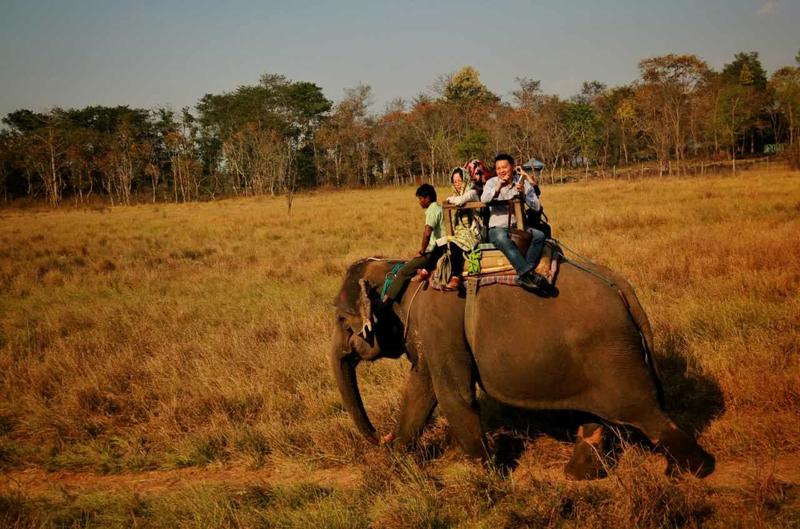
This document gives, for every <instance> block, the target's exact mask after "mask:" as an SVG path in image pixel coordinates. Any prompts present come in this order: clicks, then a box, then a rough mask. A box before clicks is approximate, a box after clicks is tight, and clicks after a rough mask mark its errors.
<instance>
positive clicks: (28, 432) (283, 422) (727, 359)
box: [0, 170, 800, 527]
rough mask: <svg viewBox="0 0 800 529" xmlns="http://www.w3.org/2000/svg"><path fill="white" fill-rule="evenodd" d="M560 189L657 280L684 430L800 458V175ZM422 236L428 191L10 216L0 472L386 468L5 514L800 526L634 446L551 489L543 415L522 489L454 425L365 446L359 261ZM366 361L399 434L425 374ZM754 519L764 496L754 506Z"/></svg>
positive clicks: (404, 250) (780, 511)
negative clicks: (415, 451)
mask: <svg viewBox="0 0 800 529" xmlns="http://www.w3.org/2000/svg"><path fill="white" fill-rule="evenodd" d="M440 191H443V190H440ZM543 200H544V203H545V207H546V210H547V213H548V215H549V216H550V218H551V220H552V222H553V225H554V229H555V236H556V237H557V238H558V239H560V240H561V241H562V242H564V243H565V244H566V246H568V247H570V248H572V249H574V250H576V251H578V252H580V254H582V255H584V256H587V257H589V258H591V259H593V260H595V261H597V262H601V263H603V264H606V265H608V266H610V267H611V268H614V269H615V270H617V271H619V272H620V273H621V274H622V275H623V276H625V277H627V278H628V279H629V280H630V281H631V283H633V284H634V286H635V287H636V289H637V292H638V294H639V297H640V299H641V301H642V303H643V305H644V307H645V309H646V310H647V312H648V314H649V316H650V319H651V321H652V323H653V328H654V332H655V340H656V347H655V350H656V351H655V354H656V357H657V360H658V361H659V362H660V365H661V368H662V374H663V377H664V381H665V389H666V396H667V400H668V409H669V411H670V414H671V415H672V416H673V417H675V418H676V420H677V421H678V422H679V423H681V424H682V425H684V426H686V427H687V428H689V429H690V430H693V431H694V432H695V433H697V435H698V436H699V439H700V442H701V443H702V444H703V446H704V447H705V448H707V449H708V450H709V451H710V452H712V453H714V455H715V456H716V457H717V459H718V460H719V461H720V462H724V461H747V462H754V461H755V462H769V461H772V460H775V459H776V458H778V457H780V456H785V455H787V454H795V455H796V454H797V453H798V451H800V440H799V439H800V438H799V437H798V435H797V425H798V424H800V421H798V419H800V325H799V324H800V297H798V286H800V264H798V263H800V220H799V219H800V178H798V176H797V173H790V172H786V171H781V170H775V171H762V172H749V173H743V174H741V175H739V176H737V177H735V178H734V177H714V178H707V179H680V178H674V179H659V180H655V179H651V180H641V181H631V182H614V181H605V182H591V183H586V184H570V185H565V186H546V187H545V188H544V196H543ZM421 222H422V212H421V210H420V209H419V208H418V206H417V205H416V201H415V200H414V198H413V188H401V189H385V190H378V191H347V192H315V193H311V194H308V195H304V196H300V197H297V198H296V199H295V202H294V205H293V208H292V212H291V215H289V214H288V213H287V211H286V206H285V202H284V201H283V200H278V199H275V200H271V199H245V200H228V201H220V202H213V203H202V204H189V205H159V206H136V207H125V208H114V209H96V210H73V211H45V210H34V211H30V210H24V211H23V210H14V209H11V210H3V211H1V212H0V465H2V468H5V469H12V468H18V467H22V466H26V465H36V466H41V467H44V468H49V469H83V470H93V471H100V472H110V473H114V472H123V471H136V470H141V469H151V468H166V469H169V468H176V467H182V466H193V465H204V464H207V463H211V462H215V463H217V464H230V463H236V464H245V465H248V466H252V467H262V466H267V467H268V466H270V465H274V464H276V463H278V462H281V461H287V460H291V461H301V462H303V463H304V464H306V465H309V466H310V467H311V468H313V467H331V468H340V469H342V472H362V471H364V475H365V477H364V485H363V490H360V491H356V492H355V493H349V492H347V491H338V490H333V489H331V490H327V489H326V491H322V492H320V491H318V490H316V489H315V490H316V492H314V493H313V494H311V493H309V494H311V495H310V496H308V498H306V499H304V500H302V501H300V500H297V501H295V500H292V501H288V500H287V501H288V503H286V504H284V503H280V501H278V502H277V503H275V501H274V496H275V493H274V491H273V492H269V491H268V492H265V493H264V494H266V495H267V496H268V497H269V498H273V499H270V500H269V501H267V500H263V498H262V499H261V500H259V499H258V498H259V494H260V493H258V492H252V491H250V492H252V494H254V495H251V496H247V495H246V494H247V491H244V492H242V491H222V492H219V491H217V492H210V491H207V490H206V491H204V492H202V493H198V495H197V496H198V497H199V498H204V497H206V496H209V497H213V501H211V500H209V501H207V502H204V501H201V500H197V501H198V502H199V503H198V504H197V505H195V506H194V507H190V506H187V505H191V503H190V499H189V496H186V497H183V496H180V497H179V496H174V497H170V498H165V499H163V502H165V503H164V504H163V505H162V504H161V503H158V501H157V500H150V499H141V498H139V499H136V498H129V497H124V496H120V495H111V496H108V497H104V498H100V499H98V498H95V497H88V496H87V497H77V498H74V497H71V498H67V499H64V498H60V499H57V500H54V499H52V498H51V499H48V500H45V499H41V498H34V497H27V496H25V495H24V494H23V495H22V496H4V497H3V501H2V503H0V512H3V513H5V514H4V515H5V516H7V517H8V518H7V520H6V521H8V520H12V518H13V520H15V522H14V523H17V524H18V526H20V527H23V526H26V527H27V526H30V527H38V526H47V524H48V523H51V522H52V520H53V519H52V517H50V518H48V516H46V515H44V514H42V513H43V512H45V511H48V512H60V513H61V514H63V516H65V517H66V518H65V519H66V520H72V518H70V516H73V515H74V514H75V512H95V511H91V508H89V507H87V509H89V511H85V509H84V510H83V511H82V510H81V509H83V507H81V505H83V504H82V503H81V502H88V503H89V504H92V505H93V504H94V503H97V502H99V503H100V504H101V505H105V506H106V507H107V508H108V509H109V512H117V510H119V512H120V513H121V514H120V517H119V518H118V519H117V518H115V520H116V521H114V522H113V523H115V524H116V523H119V524H121V525H122V526H125V525H126V524H127V525H131V524H132V522H131V518H130V516H128V515H127V514H125V513H132V512H139V511H137V509H140V507H141V506H139V507H137V505H139V503H137V502H144V503H145V504H147V505H148V507H147V508H145V507H141V509H144V510H143V511H142V512H146V513H148V512H149V513H150V514H151V515H150V516H149V518H148V519H149V520H150V523H151V525H152V526H154V527H157V526H161V525H164V526H170V520H172V521H173V522H174V521H175V520H178V521H180V520H183V518H180V513H177V514H176V512H177V511H175V512H173V511H169V512H167V510H168V509H167V507H166V505H173V506H175V507H174V508H175V509H180V508H183V507H186V509H189V510H190V511H191V509H195V510H197V511H198V512H202V513H203V514H202V516H210V517H211V518H209V520H216V522H213V523H212V521H202V520H200V519H199V518H197V519H195V522H194V523H189V522H185V523H184V521H180V524H181V525H188V526H197V527H200V526H208V527H212V526H215V524H216V526H230V527H239V526H242V527H244V526H264V527H272V526H280V527H292V526H301V524H302V523H312V522H313V523H312V525H313V524H316V525H318V526H325V527H327V526H338V527H366V526H368V525H370V524H371V525H372V526H375V527H417V526H428V527H449V526H462V527H488V526H499V527H540V526H541V527H557V526H572V525H575V526H577V525H580V526H581V527H586V526H587V525H588V526H590V527H604V526H608V524H622V525H627V526H640V527H672V526H689V527H693V526H699V525H703V524H711V525H715V524H717V525H720V524H721V525H731V524H733V525H741V526H744V522H745V521H754V523H762V524H763V523H769V524H774V525H777V526H781V525H785V526H790V522H792V520H795V521H797V520H800V514H798V513H800V506H798V500H797V497H798V491H797V490H796V488H791V487H790V488H788V489H787V488H785V487H784V488H781V486H779V485H774V483H772V482H770V481H769V479H768V478H765V480H762V481H759V482H758V483H754V484H753V485H752V486H751V487H739V488H736V489H735V490H733V491H732V492H730V494H729V496H724V495H717V496H713V493H712V492H710V489H707V488H704V487H705V486H704V485H703V484H702V483H697V482H695V481H693V480H690V481H689V482H686V483H674V482H670V481H668V480H666V479H665V478H663V477H662V476H661V475H660V472H661V469H660V468H656V467H657V466H658V462H659V461H660V460H659V459H657V458H655V456H652V455H649V453H648V452H642V451H641V449H639V448H635V447H632V448H631V449H629V450H625V451H624V452H623V457H622V461H621V462H620V464H619V465H618V467H617V468H616V469H615V470H613V471H612V478H609V479H608V480H604V481H602V482H598V483H594V484H588V485H583V484H578V485H574V484H569V483H566V482H563V481H559V480H555V481H553V480H552V479H550V478H549V477H548V476H550V475H549V474H543V475H542V476H539V475H538V474H537V472H538V470H537V469H542V468H544V469H553V468H556V469H557V468H559V467H560V466H561V465H563V463H564V462H565V461H566V458H568V456H569V445H568V444H566V443H563V442H559V441H563V440H564V438H561V439H559V440H553V438H551V437H547V436H538V435H536V434H535V433H536V432H537V431H538V430H537V427H536V424H535V423H536V416H535V415H533V416H531V417H528V416H524V417H523V419H522V421H521V422H522V423H523V425H524V426H523V427H522V428H523V430H525V431H527V432H528V433H532V434H533V439H527V438H525V437H524V436H523V435H522V434H521V433H519V432H518V433H516V434H515V435H516V436H517V437H519V438H522V439H523V441H522V442H524V443H525V445H524V446H525V447H527V450H526V451H525V452H524V453H523V456H522V459H521V460H520V466H519V468H518V470H517V471H516V472H515V474H514V478H513V479H508V478H506V477H504V476H502V475H500V474H498V473H496V472H485V471H483V470H480V469H474V468H471V467H469V466H465V464H464V463H462V462H460V461H459V458H458V451H457V449H456V448H455V447H454V446H452V444H451V443H450V441H449V439H448V437H447V425H446V423H444V422H442V421H439V422H437V424H436V425H435V427H434V428H433V430H432V431H431V432H430V433H429V434H428V436H427V437H426V447H427V452H426V454H427V456H425V457H419V456H414V457H410V458H409V457H405V456H396V455H390V454H385V453H383V452H380V451H377V449H375V448H373V447H371V446H369V445H367V444H366V443H365V442H364V441H363V440H362V439H361V438H360V437H359V436H358V434H357V433H356V432H355V431H354V429H353V427H352V426H351V424H350V421H349V419H348V417H346V416H345V414H344V413H343V410H342V406H341V404H340V400H339V396H338V394H337V392H336V389H335V387H334V383H333V380H332V378H331V375H330V373H329V368H328V363H327V359H326V354H327V346H328V332H329V328H330V320H331V315H332V307H331V300H332V297H333V295H334V293H335V292H336V291H337V289H338V287H339V282H340V280H341V277H342V275H343V273H344V271H345V270H346V268H347V266H348V265H349V264H350V263H351V262H352V261H354V260H356V259H358V258H361V257H364V256H367V255H378V254H380V255H387V256H404V255H410V254H412V253H413V252H414V250H415V249H416V247H417V245H418V243H419V233H420V227H421ZM359 369H360V374H361V379H360V383H361V387H362V392H363V394H364V397H365V400H366V402H367V405H368V408H369V410H370V412H371V416H372V418H373V419H374V421H375V423H376V424H377V426H378V427H379V428H380V429H381V430H388V429H389V428H391V427H392V424H393V420H394V418H395V414H396V410H397V408H398V406H399V392H400V388H401V387H402V385H403V382H404V378H405V372H406V369H407V364H406V363H405V361H383V362H377V363H375V364H372V365H369V366H365V367H363V368H359ZM487 409H488V410H492V409H494V408H493V406H492V405H487ZM498 413H502V412H498ZM488 422H490V423H492V422H494V423H497V422H501V423H502V422H503V421H502V419H498V418H497V416H495V417H494V419H493V418H492V417H490V418H489V419H488ZM519 422H520V421H517V425H518V423H519ZM441 452H443V453H444V457H441V456H439V455H438V454H440V453H441ZM431 458H433V459H431ZM526 475H529V478H528V479H522V478H521V477H520V476H526ZM776 487H777V488H776ZM176 494H179V493H176ZM242 494H245V497H246V498H251V499H252V498H255V499H252V501H253V502H255V503H248V502H249V501H250V500H242V496H241V495H242ZM708 494H712V497H711V498H710V499H709V497H708ZM301 495H302V494H301ZM304 498H305V496H304ZM775 498H778V499H777V500H776V499H775ZM159 501H161V500H159ZM37 502H45V503H37ZM47 502H49V503H47ZM93 502H94V503H93ZM148 502H156V503H148ZM170 502H172V503H170ZM259 502H262V503H259ZM264 502H266V503H264ZM120 505H121V506H120ZM259 505H262V507H264V509H266V511H269V512H272V516H273V518H269V517H265V516H266V515H264V514H263V512H265V511H264V509H261V510H259ZM741 505H762V506H763V508H762V509H761V510H759V511H758V515H757V516H756V517H755V518H753V517H752V516H751V515H748V516H751V517H750V518H747V517H744V518H743V517H742V516H740V515H737V514H735V513H737V512H744V511H742V510H741ZM182 506H183V507H182ZM721 506H723V507H724V508H723V507H721ZM736 506H739V507H736ZM162 507H163V508H162ZM728 507H730V509H729V508H728ZM75 509H77V511H76V510H75ZM115 509H117V510H115ZM148 509H149V510H148ZM165 509H167V510H165ZM737 509H739V510H738V511H737ZM251 511H252V512H251ZM181 512H183V511H181ZM187 512H188V511H187ZM747 512H750V511H747ZM70 513H72V514H70ZM170 513H171V514H170ZM225 513H228V514H225ZM231 513H232V514H231ZM248 513H249V514H248ZM259 513H261V514H259ZM217 515H219V516H221V518H214V516H217ZM251 515H252V516H254V517H255V518H249V516H251ZM76 516H77V515H76ZM126 516H127V518H126ZM198 516H199V515H198ZM259 516H260V517H259ZM176 517H177V518H176ZM80 519H83V518H80ZM237 520H238V521H237ZM242 520H249V521H248V522H247V523H244V522H242ZM724 522H725V523H724ZM727 522H730V523H727ZM733 522H737V523H735V524H734V523H733ZM82 523H83V522H82ZM175 523H177V522H175ZM9 524H10V522H9ZM25 524H29V525H25ZM37 524H39V525H37ZM87 524H88V522H87ZM87 524H84V525H83V526H89V525H87ZM237 524H238V525H237ZM248 524H249V525H248ZM108 525H113V524H112V523H111V522H109V523H108ZM79 526H80V525H79Z"/></svg>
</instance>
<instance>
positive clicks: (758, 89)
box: [722, 51, 769, 154]
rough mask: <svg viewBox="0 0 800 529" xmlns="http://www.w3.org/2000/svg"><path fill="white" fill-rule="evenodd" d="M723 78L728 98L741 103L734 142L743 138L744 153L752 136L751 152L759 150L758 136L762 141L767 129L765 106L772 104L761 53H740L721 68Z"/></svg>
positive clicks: (742, 148)
mask: <svg viewBox="0 0 800 529" xmlns="http://www.w3.org/2000/svg"><path fill="white" fill-rule="evenodd" d="M722 79H723V82H724V85H725V88H724V90H723V92H724V94H726V95H727V97H728V98H730V97H734V98H736V100H737V102H738V103H739V105H738V118H737V119H738V124H737V127H736V130H735V131H734V133H735V136H736V137H735V138H734V143H736V140H737V139H738V137H741V139H742V147H741V150H742V152H744V151H745V150H746V147H745V142H746V141H747V139H748V138H749V140H750V142H749V143H750V153H751V154H753V153H754V152H755V150H756V139H757V138H758V139H759V141H761V139H762V138H761V137H762V136H763V131H764V129H765V128H766V124H765V122H766V119H765V108H766V107H767V106H768V103H769V102H768V99H769V94H768V92H767V74H766V72H765V71H764V68H763V67H762V66H761V61H760V60H759V58H758V52H754V51H753V52H749V53H737V54H736V55H735V56H734V60H733V61H732V62H731V63H729V64H726V65H725V66H724V68H723V69H722ZM729 106H730V105H729ZM733 148H734V149H735V148H736V145H734V146H733Z"/></svg>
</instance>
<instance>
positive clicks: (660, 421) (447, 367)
mask: <svg viewBox="0 0 800 529" xmlns="http://www.w3.org/2000/svg"><path fill="white" fill-rule="evenodd" d="M396 262H397V261H394V260H386V259H379V258H367V259H362V260H360V261H357V262H355V263H354V264H352V265H351V266H350V267H349V268H348V270H347V272H346V274H345V279H344V283H343V285H342V287H341V289H340V291H339V293H338V295H337V297H336V299H335V300H334V305H335V324H334V329H333V337H332V347H331V351H330V360H331V366H332V369H333V372H334V375H335V378H336V382H337V386H338V389H339V392H340V394H341V397H342V401H343V405H344V408H345V409H346V410H347V412H348V413H349V414H350V416H351V418H352V419H353V422H354V423H355V426H356V428H357V429H358V430H359V431H360V433H361V434H363V435H364V436H365V437H366V438H367V439H368V440H369V441H371V442H373V443H379V442H380V439H379V436H378V433H377V431H376V430H375V428H374V426H373V425H372V423H371V422H370V419H369V417H368V415H367V412H366V409H365V407H364V403H363V401H362V398H361V394H360V391H359V389H358V381H357V377H356V366H357V365H358V363H359V362H361V361H375V360H377V359H380V358H392V359H397V358H400V357H402V356H404V355H405V356H406V357H407V358H408V360H409V361H410V362H411V371H410V374H409V377H408V380H407V382H406V386H405V389H404V392H403V396H402V403H401V409H400V414H399V418H398V421H397V424H396V426H395V428H394V431H393V432H392V433H391V434H390V435H388V436H386V439H387V440H389V442H390V443H391V444H392V445H393V446H397V447H404V448H409V447H413V446H414V444H415V443H416V441H417V440H418V438H419V436H420V434H421V433H422V430H423V428H424V427H425V425H426V424H427V423H428V421H429V419H430V417H431V415H432V413H433V411H434V409H435V408H436V406H437V405H438V406H439V411H440V413H441V414H442V415H443V416H444V417H445V418H446V419H447V421H448V424H449V427H450V431H451V434H452V436H453V438H454V439H455V440H456V441H457V443H458V444H459V445H460V446H461V448H462V449H463V451H464V452H465V453H466V454H467V455H468V456H470V457H473V458H476V459H481V460H487V459H488V458H490V457H491V455H492V454H491V449H490V448H489V443H488V441H487V439H488V438H487V436H486V433H485V432H484V431H483V429H482V425H481V418H480V410H479V402H478V398H477V393H476V390H477V387H480V388H481V389H482V390H483V391H484V392H485V393H486V394H488V395H489V396H490V397H492V398H493V399H495V400H497V401H499V402H501V403H504V404H507V405H510V406H514V407H520V408H525V409H539V410H577V411H582V412H588V413H590V414H593V415H594V416H596V417H599V418H600V419H601V421H597V422H595V423H588V424H586V425H583V426H581V427H580V428H579V430H578V436H577V437H578V442H577V443H576V446H575V449H574V451H573V456H572V459H571V460H570V461H569V463H568V464H567V466H566V468H565V471H566V473H567V474H568V475H569V476H571V477H573V478H577V479H589V478H597V477H602V476H603V475H605V468H606V467H607V465H605V463H604V462H603V461H602V459H601V458H600V456H599V453H600V452H602V450H600V449H599V448H600V446H601V445H602V436H603V428H604V425H608V424H620V425H625V426H632V427H634V428H636V429H638V430H639V431H641V432H642V433H643V434H644V435H645V436H646V437H647V438H649V440H650V441H651V442H652V443H653V445H654V447H655V448H656V449H657V450H658V451H659V452H661V453H663V454H664V455H665V457H666V459H667V472H668V473H669V474H673V473H675V472H678V471H681V472H691V473H693V474H695V475H698V476H706V475H708V474H710V473H711V472H713V469H714V464H715V460H714V457H713V456H712V455H710V454H709V453H707V452H706V451H704V450H703V449H702V448H701V447H700V446H699V445H698V443H697V442H696V441H695V440H694V438H693V437H692V436H690V435H689V434H687V433H686V432H684V431H683V430H682V429H680V428H679V427H678V426H677V425H676V424H675V423H674V422H673V421H672V420H671V419H670V418H669V417H668V416H667V415H666V413H665V412H664V405H663V392H662V388H661V384H660V382H659V376H658V370H657V367H656V365H655V362H654V359H653V357H652V343H653V337H652V330H651V327H650V323H649V321H648V319H647V316H646V314H645V312H644V310H643V308H642V306H641V304H640V303H639V300H638V299H637V297H636V294H635V293H634V290H633V288H632V287H631V286H630V285H629V284H628V282H627V281H625V280H624V279H623V278H621V277H619V276H618V275H617V274H616V273H614V272H613V271H611V270H610V269H608V268H605V267H601V266H599V265H592V266H582V265H578V264H576V263H572V262H571V261H569V260H565V261H564V262H563V263H562V266H561V268H560V270H559V272H558V279H557V284H558V293H557V295H554V296H550V297H542V296H539V295H536V294H534V293H531V292H527V291H525V290H523V289H522V288H517V287H513V286H506V285H492V286H483V287H480V289H479V290H478V292H477V295H476V296H475V298H474V303H475V305H474V307H473V308H472V309H471V311H472V310H474V312H471V314H475V317H474V319H471V318H470V321H466V320H465V305H466V297H465V295H464V293H463V292H442V291H436V290H434V289H432V288H427V283H417V284H414V283H412V284H411V285H410V286H409V288H408V289H407V291H406V293H405V294H404V295H403V297H402V299H401V301H400V303H399V304H394V305H393V306H392V307H390V308H385V307H383V306H382V305H381V304H380V293H379V290H380V287H381V286H382V284H383V281H384V278H385V277H386V276H387V273H389V272H390V270H391V269H392V267H393V266H394V264H395V263H396ZM473 323H474V324H473Z"/></svg>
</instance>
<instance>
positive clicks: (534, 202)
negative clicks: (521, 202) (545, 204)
mask: <svg viewBox="0 0 800 529" xmlns="http://www.w3.org/2000/svg"><path fill="white" fill-rule="evenodd" d="M525 203H526V204H528V207H529V208H531V209H532V210H534V211H539V210H540V209H542V203H541V202H540V201H539V196H538V195H537V194H536V190H535V189H534V188H533V186H532V185H531V184H530V182H528V181H527V180H525Z"/></svg>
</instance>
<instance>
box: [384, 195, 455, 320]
mask: <svg viewBox="0 0 800 529" xmlns="http://www.w3.org/2000/svg"><path fill="white" fill-rule="evenodd" d="M416 197H417V201H418V202H419V205H420V207H421V208H422V209H424V210H425V228H423V230H422V244H421V245H420V249H419V251H418V252H417V256H416V257H414V258H413V259H411V260H410V261H408V262H407V263H406V264H405V265H403V268H401V269H400V270H399V271H398V272H397V276H396V277H395V278H394V281H392V285H391V286H390V287H389V290H387V292H386V295H385V296H384V297H383V303H384V305H386V306H389V305H391V304H392V303H393V302H395V301H397V300H398V299H400V296H402V294H403V290H404V289H405V287H406V285H407V284H408V282H409V281H410V280H411V277H412V276H413V275H414V274H415V273H416V272H417V270H420V269H422V270H424V272H422V274H423V275H425V276H427V273H429V272H430V271H431V270H433V269H434V268H435V267H436V261H438V260H439V258H440V257H441V256H442V254H443V253H444V250H445V248H446V247H447V246H446V245H442V246H437V245H436V241H437V239H441V238H442V237H443V236H444V233H445V231H444V210H443V209H442V205H441V204H439V203H438V202H436V189H434V187H433V186H432V185H430V184H422V185H421V186H419V187H418V188H417V192H416Z"/></svg>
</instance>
